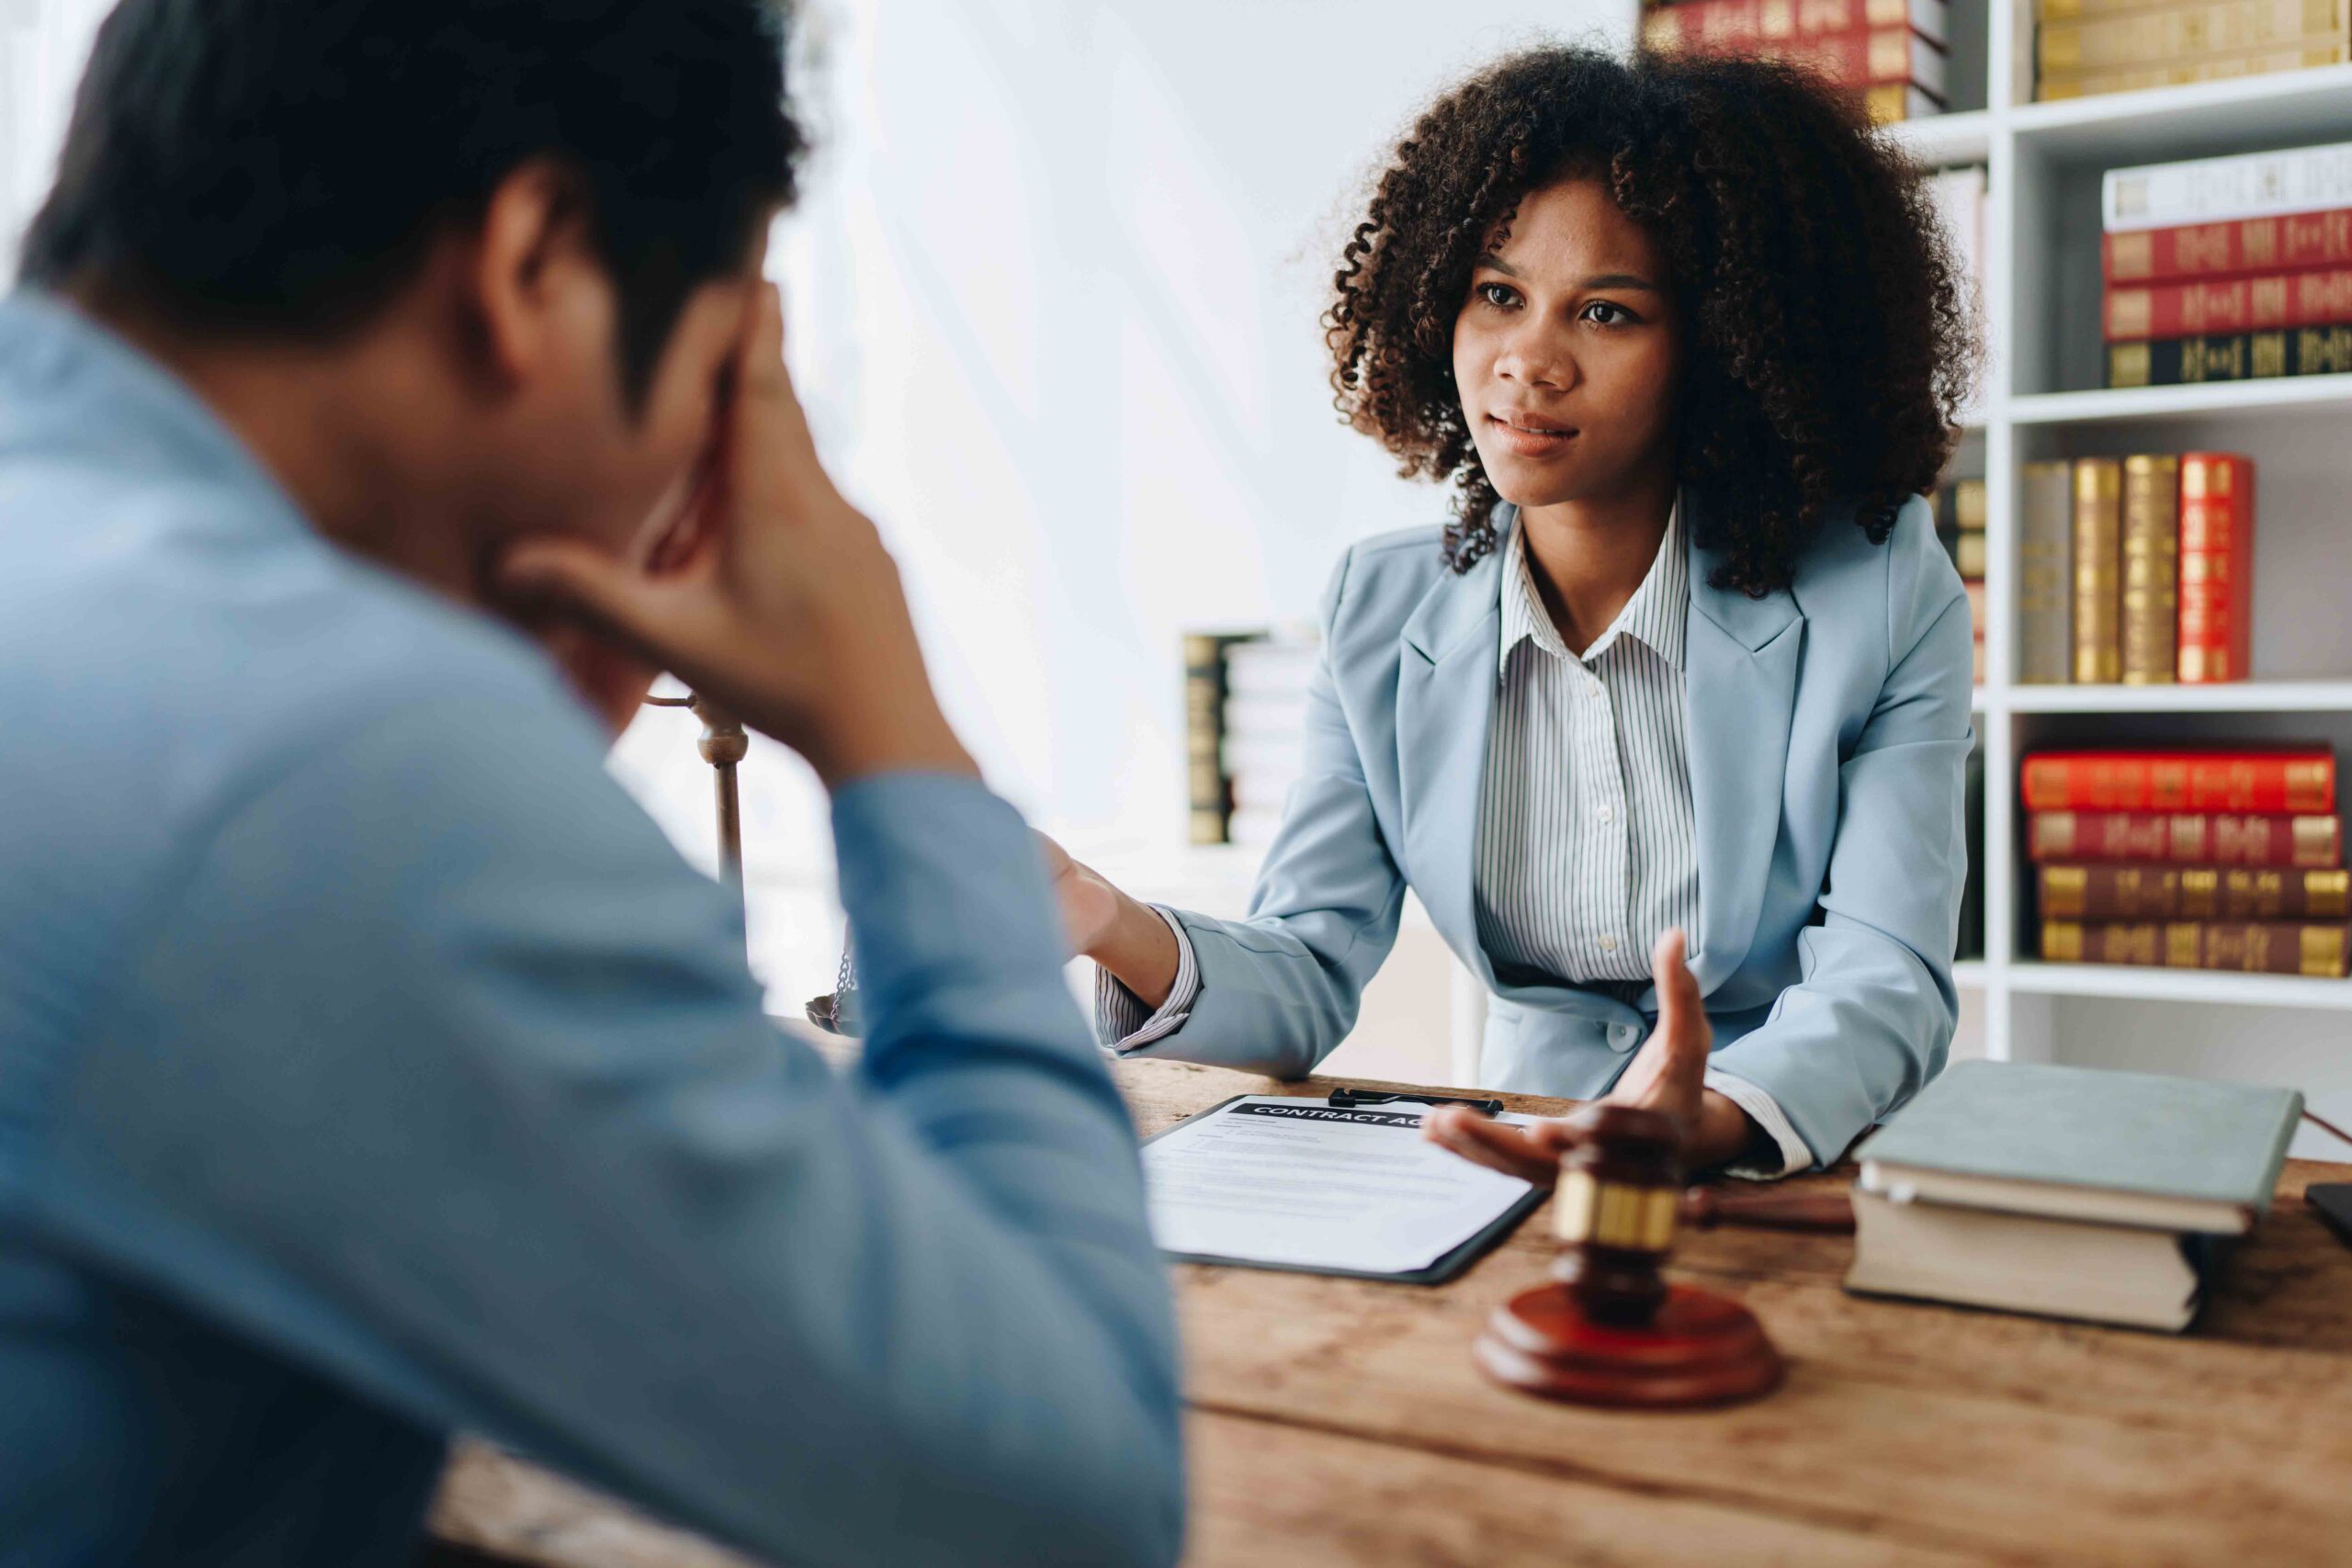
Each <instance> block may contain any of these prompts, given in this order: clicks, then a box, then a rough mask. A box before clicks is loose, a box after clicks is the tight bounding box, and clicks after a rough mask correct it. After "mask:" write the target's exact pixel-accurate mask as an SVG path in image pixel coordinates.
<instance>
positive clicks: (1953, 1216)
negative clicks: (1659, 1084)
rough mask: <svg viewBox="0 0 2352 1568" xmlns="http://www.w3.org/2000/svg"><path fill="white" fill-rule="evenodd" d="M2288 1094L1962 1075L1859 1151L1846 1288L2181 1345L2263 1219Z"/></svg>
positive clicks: (2186, 1083)
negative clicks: (2231, 1253) (2153, 1336)
mask: <svg viewBox="0 0 2352 1568" xmlns="http://www.w3.org/2000/svg"><path fill="white" fill-rule="evenodd" d="M2302 1109H2303V1101H2302V1096H2301V1095H2300V1094H2298V1093H2296V1092H2295V1091H2294V1090H2293V1089H2264V1088H2259V1087H2256V1086H2255V1085H2252V1084H2223V1083H2200V1082H2198V1081H2196V1080H2194V1079H2191V1078H2177V1077H2159V1076H2157V1075H2155V1074H2154V1073H2122V1072H2108V1071H2100V1070H2098V1069H2096V1068H2089V1067H2061V1066H2044V1065H2041V1064H2010V1063H1995V1062H1955V1063H1953V1064H1952V1066H1951V1067H1949V1068H1947V1069H1946V1070H1945V1071H1944V1073H1943V1074H1942V1075H1941V1076H1940V1077H1938V1078H1937V1079H1936V1080H1935V1081H1934V1082H1933V1083H1931V1084H1929V1085H1928V1087H1927V1088H1925V1089H1921V1090H1920V1091H1919V1092H1918V1094H1917V1096H1915V1097H1914V1098H1913V1100H1911V1102H1910V1103H1909V1104H1908V1105H1905V1107H1903V1109H1902V1110H1900V1111H1896V1112H1894V1115H1893V1116H1892V1117H1891V1118H1890V1119H1889V1120H1888V1122H1887V1124H1886V1125H1885V1126H1884V1127H1882V1128H1881V1129H1879V1130H1878V1131H1877V1132H1875V1133H1873V1134H1871V1135H1870V1136H1869V1137H1868V1138H1866V1139H1864V1140H1863V1142H1862V1145H1861V1146H1860V1148H1858V1149H1857V1150H1855V1154H1856V1156H1857V1157H1858V1158H1859V1159H1860V1161H1861V1176H1860V1179H1859V1180H1857V1181H1856V1182H1855V1184H1854V1224H1855V1234H1854V1266H1853V1269H1852V1271H1851V1272H1849V1274H1848V1275H1847V1276H1846V1288H1847V1289H1848V1290H1849V1291H1861V1292H1868V1293H1870V1294H1873V1295H1895V1296H1912V1297H1917V1298H1920V1299H1923V1300H1927V1301H1938V1302H1958V1303H1963V1304H1965V1305H1969V1306H1981V1307H1993V1308H1996V1309H1998V1310H2001V1311H2005V1312H2026V1313H2037V1314H2045V1315H2048V1316H2052V1317H2071V1318H2082V1319H2086V1320H2088V1321H2090V1322H2094V1323H2119V1324H2125V1325H2131V1326H2134V1327H2140V1328H2155V1329H2163V1330H2166V1331H2168V1332H2174V1333H2177V1332H2178V1331H2179V1330H2181V1329H2184V1328H2186V1327H2188V1325H2189V1324H2190V1323H2192V1322H2194V1321H2195V1319H2196V1317H2197V1313H2198V1309H2199V1306H2201V1305H2202V1304H2203V1303H2204V1300H2205V1297H2206V1294H2207V1292H2209V1290H2210V1289H2211V1282H2212V1280H2213V1276H2214V1274H2215V1271H2216V1270H2217V1269H2219V1268H2221V1267H2222V1264H2223V1261H2224V1259H2225V1258H2226V1256H2227V1253H2228V1248H2229V1244H2230V1243H2231V1242H2232V1241H2233V1240H2234V1239H2235V1238H2237V1237H2239V1236H2242V1235H2246V1234H2247V1233H2248V1232H2250V1231H2252V1230H2253V1229H2254V1228H2255V1227H2256V1224H2259V1223H2260V1222H2261V1219H2262V1216H2263V1215H2264V1213H2267V1211H2268V1209H2269V1207H2270V1202H2271V1199H2272V1198H2273V1196H2274V1195H2275V1194H2276V1192H2277V1190H2278V1171H2279V1167H2280V1166H2281V1165H2282V1164H2283V1163H2284V1162H2285V1160H2286V1157H2287V1144H2288V1140H2289V1139H2290V1137H2292V1135H2293V1134H2294V1131H2295V1124H2296V1122H2297V1121H2298V1120H2299V1119H2300V1118H2301V1114H2302Z"/></svg>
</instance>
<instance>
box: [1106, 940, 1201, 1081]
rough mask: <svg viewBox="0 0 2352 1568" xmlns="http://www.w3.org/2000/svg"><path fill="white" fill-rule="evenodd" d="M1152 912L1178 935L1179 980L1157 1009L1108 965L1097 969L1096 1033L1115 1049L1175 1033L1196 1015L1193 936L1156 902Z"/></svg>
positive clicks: (1197, 990)
mask: <svg viewBox="0 0 2352 1568" xmlns="http://www.w3.org/2000/svg"><path fill="white" fill-rule="evenodd" d="M1151 912H1152V913H1153V914H1155V915H1158V916H1159V918H1160V919H1163V920H1165V921H1167V922H1168V930H1169V931H1170V933H1172V934H1173V935H1174V936H1175V938H1176V983H1175V984H1174V985H1172V986H1170V987H1169V988H1168V999H1167V1000H1166V1001H1164V1002H1162V1003H1160V1004H1159V1010H1158V1011H1156V1012H1155V1011H1153V1010H1150V1009H1148V1008H1147V1007H1145V1006H1144V1004H1143V998H1140V997H1138V996H1136V994H1135V993H1134V992H1133V991H1130V990H1129V989H1127V988H1126V987H1125V986H1123V985H1121V984H1120V983H1119V981H1118V980H1117V978H1116V977H1115V976H1113V975H1112V973H1111V972H1110V971H1109V970H1108V969H1103V968H1099V967H1098V968H1097V969H1096V970H1095V971H1094V1036H1095V1038H1096V1039H1098V1040H1100V1041H1102V1042H1103V1044H1104V1045H1105V1046H1107V1047H1108V1048H1110V1049H1111V1050H1114V1051H1132V1050H1135V1049H1136V1048H1137V1047H1138V1046H1143V1045H1148V1044H1150V1043H1152V1042H1153V1041H1155V1040H1159V1039H1164V1038H1166V1037H1167V1036H1168V1035H1170V1034H1173V1033H1175V1032H1177V1031H1178V1030H1179V1029H1182V1028H1183V1027H1184V1021H1185V1020H1186V1019H1188V1018H1190V1017H1192V1016H1193V1000H1194V998H1197V997H1199V996H1200V994H1201V969H1200V964H1199V963H1198V962H1197V961H1196V960H1195V959H1194V958H1193V939H1192V937H1191V936H1189V935H1188V934H1186V932H1185V931H1184V922H1183V921H1182V920H1180V919H1177V918H1176V917H1175V916H1174V915H1172V914H1170V913H1169V912H1168V911H1167V910H1166V909H1163V908H1160V907H1159V905H1157V904H1154V905H1152V906H1151Z"/></svg>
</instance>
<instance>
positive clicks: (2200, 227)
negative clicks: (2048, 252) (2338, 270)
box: [2098, 208, 2352, 284]
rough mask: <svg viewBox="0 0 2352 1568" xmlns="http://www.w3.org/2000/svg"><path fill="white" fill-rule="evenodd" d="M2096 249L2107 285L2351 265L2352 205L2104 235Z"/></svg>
mask: <svg viewBox="0 0 2352 1568" xmlns="http://www.w3.org/2000/svg"><path fill="white" fill-rule="evenodd" d="M2098 251H2099V270H2100V276H2101V277H2102V278H2103V279H2104V280H2105V281H2106V282H2108V283H2109V284H2118V283H2174V282H2177V281H2179V280H2180V279H2183V278H2189V277H2245V276H2251V275H2253V274H2255V273H2260V272H2301V271H2305V270H2307V269H2309V268H2312V267H2324V266H2352V208H2338V209H2336V210H2335V211H2333V212H2295V213H2290V214H2288V215H2286V216H2285V217H2280V218H2242V219H2240V220H2237V221H2236V222H2233V223H2185V224H2182V225H2180V226H2178V227H2177V228H2171V229H2140V230H2135V231H2129V232H2125V233H2120V234H2102V235H2101V236H2099V245H2098Z"/></svg>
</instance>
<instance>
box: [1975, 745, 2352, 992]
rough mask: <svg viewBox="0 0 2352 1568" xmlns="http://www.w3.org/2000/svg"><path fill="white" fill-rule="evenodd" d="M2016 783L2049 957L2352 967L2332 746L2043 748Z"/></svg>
mask: <svg viewBox="0 0 2352 1568" xmlns="http://www.w3.org/2000/svg"><path fill="white" fill-rule="evenodd" d="M2018 788H2019V793H2020V795H2022V797H2023V801H2024V805H2025V809H2026V853H2027V858H2028V859H2029V860H2030V861H2031V862H2032V863H2033V865H2034V885H2035V914H2036V916H2037V918H2038V919H2040V921H2041V956H2042V957H2043V958H2044V959H2045V960H2047V961H2048V962H2050V963H2053V964H2161V965H2164V966H2165V967H2169V968H2176V969H2236V970H2247V971H2253V972H2256V973H2267V974H2276V975H2317V976H2333V977H2335V978H2342V977H2344V976H2346V973H2347V964H2352V873H2347V872H2346V870H2345V869H2344V819H2343V817H2342V815H2341V814H2340V813H2339V812H2338V811H2337V810H2336V807H2335V752H2334V750H2331V749H2329V748H2327V747H2324V746H2307V747H2295V748H2287V749H2278V750H2236V751H2220V750H2199V751H2187V750H2179V751H2146V750H2082V751H2044V752H2038V753H2036V754H2034V755H2032V756H2030V757H2028V758H2026V759H2025V761H2024V762H2023V764H2022V765H2021V766H2020V769H2019V777H2018Z"/></svg>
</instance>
